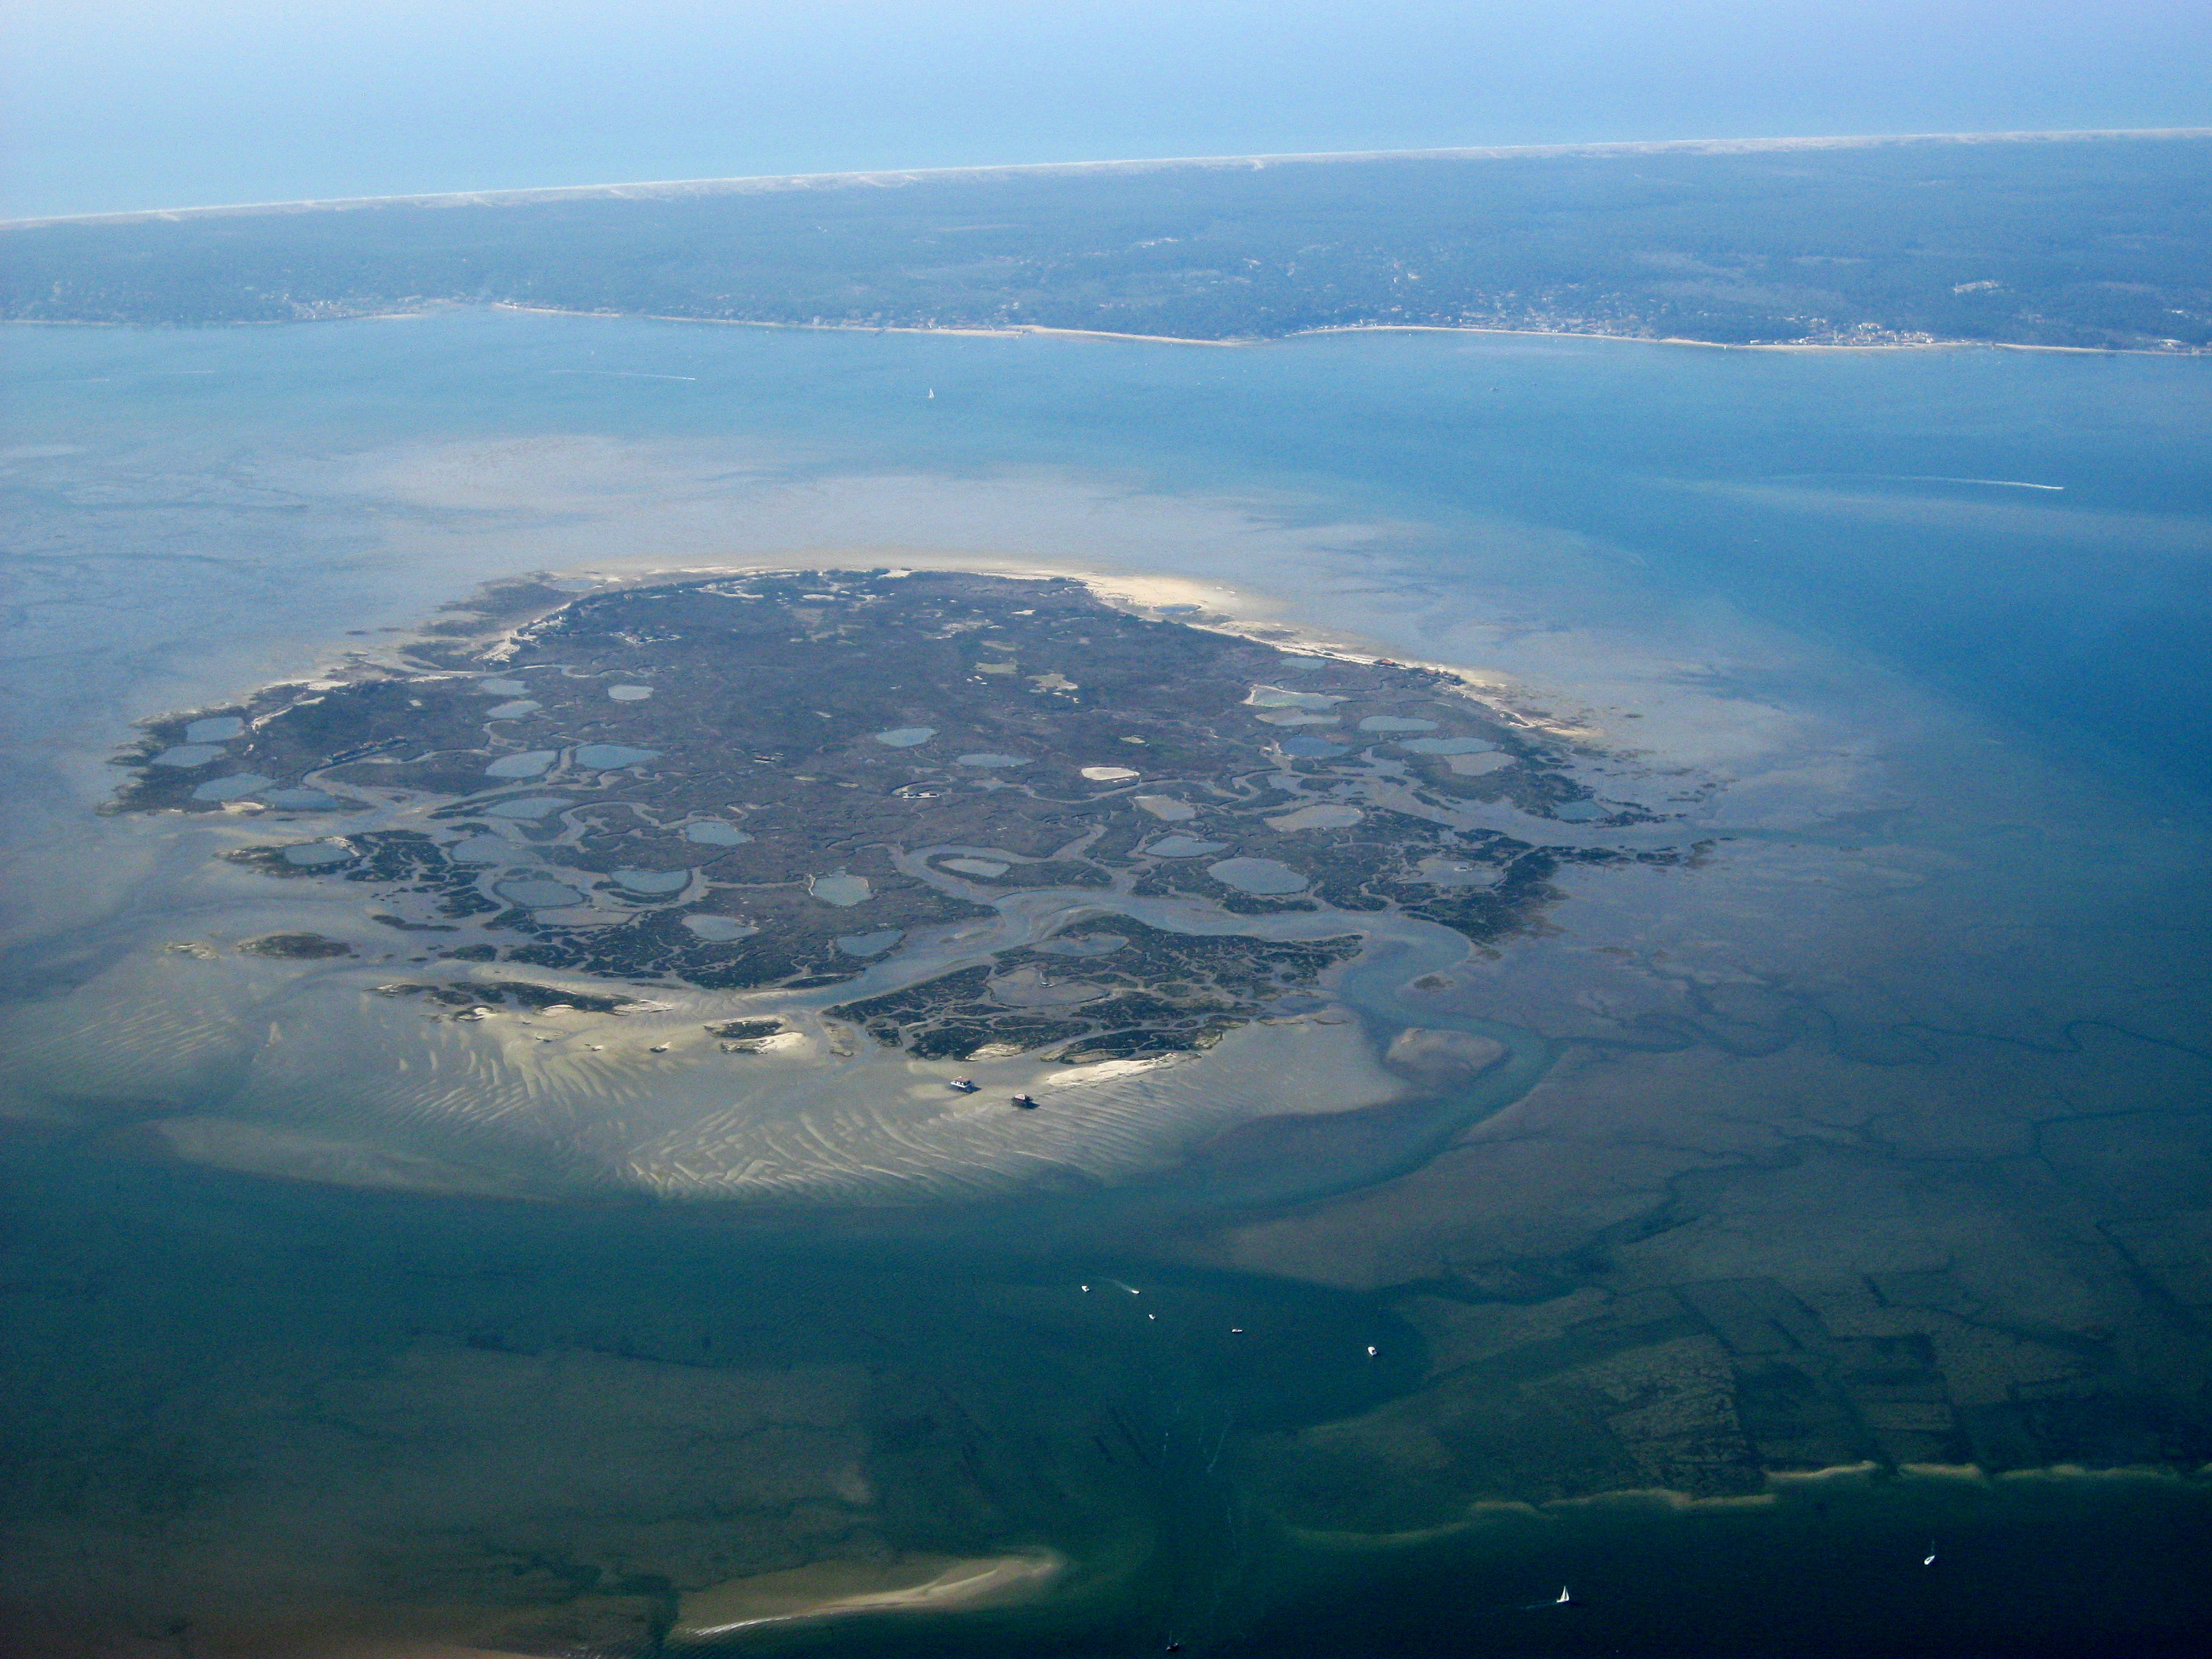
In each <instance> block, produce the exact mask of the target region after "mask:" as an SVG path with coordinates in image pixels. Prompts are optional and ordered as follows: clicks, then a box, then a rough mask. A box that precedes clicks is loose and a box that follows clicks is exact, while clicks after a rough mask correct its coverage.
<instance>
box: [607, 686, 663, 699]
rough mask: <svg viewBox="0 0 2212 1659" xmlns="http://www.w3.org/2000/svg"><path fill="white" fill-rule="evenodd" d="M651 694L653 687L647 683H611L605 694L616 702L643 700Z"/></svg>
mask: <svg viewBox="0 0 2212 1659" xmlns="http://www.w3.org/2000/svg"><path fill="white" fill-rule="evenodd" d="M652 695H653V688H652V687H651V686H649V685H611V686H609V687H608V688H607V696H610V697H611V698H613V699H614V700H615V701H616V702H644V701H645V700H646V699H647V697H649V696H652Z"/></svg>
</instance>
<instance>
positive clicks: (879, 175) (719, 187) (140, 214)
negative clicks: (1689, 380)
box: [0, 127, 2212, 343]
mask: <svg viewBox="0 0 2212 1659" xmlns="http://www.w3.org/2000/svg"><path fill="white" fill-rule="evenodd" d="M2195 138H2212V127H2115V128H2081V129H2068V130H2063V131H2045V132H1904V133H1865V134H1836V135H1831V136H1826V137H1796V138H1658V139H1629V140H1620V141H1616V142H1612V143H1594V144H1489V145H1476V146H1469V147H1466V148H1448V149H1358V150H1352V149H1347V150H1318V151H1313V152H1310V153H1302V152H1297V151H1285V152H1284V153H1282V154H1280V155H1176V156H1158V157H1145V158H1135V159H1129V160H1121V161H1015V162H1003V163H994V164H990V165H987V166H981V167H904V168H896V167H893V168H881V169H878V170H875V171H871V172H864V173H760V174H755V175H741V176H738V177H732V178H726V179H653V180H641V181H636V182H631V183H623V184H606V185H540V186H536V187H533V188H527V189H521V190H453V191H428V192H422V193H418V194H414V195H398V196H344V197H323V198H315V197H306V198H302V199H301V200H298V201H289V202H231V203H215V204H204V205H200V206H197V207H175V208H134V209H130V210H124V211H120V212H113V213H65V214H49V215H45V216H40V217H36V218H28V219H0V231H9V230H30V229H37V228H44V227H46V226H49V225H127V224H145V223H161V222H173V221H176V220H181V219H208V218H226V217H232V216H236V217H248V216H255V215H260V214H288V213H343V212H354V211H359V210H364V209H371V208H396V207H418V208H423V207H428V208H435V207H520V206H527V205H530V204H537V203H550V202H588V201H624V200H629V201H636V200H654V199H667V200H673V199H678V198H681V197H695V196H743V195H754V194H765V193H769V192H772V191H806V190H838V189H845V188H854V187H860V186H874V187H878V188H889V187H893V186H896V185H912V184H927V183H937V182H951V181H967V182H975V183H985V182H988V181H991V180H994V179H1023V178H1036V179H1045V178H1054V177H1058V178H1081V177H1084V176H1085V175H1096V174H1113V173H1121V174H1134V173H1167V172H1173V171H1176V170H1177V169H1179V168H1188V169H1191V170H1194V171H1198V170H1212V169H1222V168H1254V169H1256V168H1262V167H1290V166H1312V165H1315V164H1316V163H1326V162H1347V163H1350V162H1362V161H1518V160H1528V161H1541V160H1545V159H1547V158H1553V157H1567V156H1607V155H1759V154H1764V153H1769V152H1773V151H1783V150H1835V149H1885V148H1890V147H1898V146H1906V145H1912V144H2024V143H2089V142H2102V141H2109V140H2113V139H2142V140H2145V141H2166V140H2177V139H2195ZM1146 338H1149V336H1146ZM1209 343H1210V342H1209Z"/></svg>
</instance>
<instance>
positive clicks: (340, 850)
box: [283, 841, 356, 869]
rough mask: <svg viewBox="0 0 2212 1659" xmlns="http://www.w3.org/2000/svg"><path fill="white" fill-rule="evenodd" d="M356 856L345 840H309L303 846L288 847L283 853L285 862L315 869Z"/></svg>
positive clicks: (341, 862) (340, 862)
mask: <svg viewBox="0 0 2212 1659" xmlns="http://www.w3.org/2000/svg"><path fill="white" fill-rule="evenodd" d="M355 856H356V854H355V853H354V850H353V848H350V847H348V846H347V845H346V844H345V843H344V842H333V841H313V842H306V843H304V844H303V845H301V846H298V847H288V848H285V849H284V854H283V857H284V862H285V863H287V864H296V865H299V866H301V867H302V868H304V869H313V868H314V867H316V866H319V865H325V864H343V863H344V862H345V861H346V860H348V859H349V858H353V857H355Z"/></svg>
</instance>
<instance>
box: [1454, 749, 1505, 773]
mask: <svg viewBox="0 0 2212 1659" xmlns="http://www.w3.org/2000/svg"><path fill="white" fill-rule="evenodd" d="M1514 764H1516V762H1515V761H1514V758H1513V757H1512V756H1510V755H1508V754H1504V753H1503V752H1501V751H1499V750H1492V751H1491V752H1490V753H1488V754H1486V755H1447V756H1445V757H1444V765H1445V767H1446V768H1447V769H1449V771H1450V772H1451V773H1452V775H1454V776H1455V777H1462V778H1482V777H1487V776H1489V775H1490V774H1492V772H1503V771H1504V769H1506V768H1507V767H1509V766H1512V765H1514Z"/></svg>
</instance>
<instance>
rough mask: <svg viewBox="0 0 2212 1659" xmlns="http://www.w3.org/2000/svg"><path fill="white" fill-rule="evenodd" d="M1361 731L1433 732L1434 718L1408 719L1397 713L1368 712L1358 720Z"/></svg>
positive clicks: (1435, 724) (1434, 728)
mask: <svg viewBox="0 0 2212 1659" xmlns="http://www.w3.org/2000/svg"><path fill="white" fill-rule="evenodd" d="M1359 729H1360V730H1361V731H1363V732H1433V731H1435V730H1436V729H1437V723H1436V722H1435V721H1434V720H1408V719H1406V718H1404V717H1402V716H1401V715H1397V714H1370V715H1369V716H1368V717H1367V718H1366V719H1365V720H1362V721H1360V722H1359Z"/></svg>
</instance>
